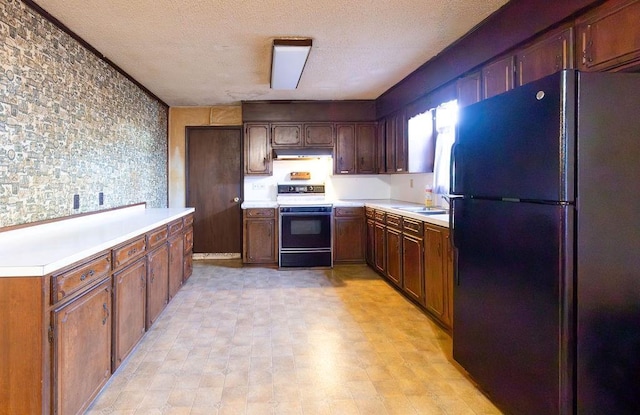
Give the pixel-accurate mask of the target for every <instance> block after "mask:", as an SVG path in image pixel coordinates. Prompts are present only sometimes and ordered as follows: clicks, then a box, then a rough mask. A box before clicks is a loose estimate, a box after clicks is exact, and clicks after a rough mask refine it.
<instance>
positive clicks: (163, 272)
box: [146, 244, 169, 330]
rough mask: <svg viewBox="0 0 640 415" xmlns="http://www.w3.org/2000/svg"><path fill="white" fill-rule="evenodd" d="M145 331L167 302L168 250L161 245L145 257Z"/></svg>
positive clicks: (164, 245) (165, 246)
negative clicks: (146, 262) (146, 264)
mask: <svg viewBox="0 0 640 415" xmlns="http://www.w3.org/2000/svg"><path fill="white" fill-rule="evenodd" d="M147 261H148V268H147V319H146V320H147V330H148V329H149V327H151V325H152V324H153V323H154V322H155V321H156V318H158V316H159V315H160V313H161V312H162V310H164V308H165V306H166V305H167V303H168V300H169V248H168V246H167V245H166V244H163V245H162V246H160V247H159V248H157V249H155V250H153V251H151V252H149V254H148V255H147Z"/></svg>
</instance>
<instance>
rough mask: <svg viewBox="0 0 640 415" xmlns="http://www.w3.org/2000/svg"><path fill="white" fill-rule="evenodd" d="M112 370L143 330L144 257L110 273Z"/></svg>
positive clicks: (145, 281) (145, 271) (144, 298)
mask: <svg viewBox="0 0 640 415" xmlns="http://www.w3.org/2000/svg"><path fill="white" fill-rule="evenodd" d="M113 281H114V284H113V285H114V307H113V309H114V313H113V337H114V342H113V344H114V351H113V352H114V360H113V371H115V370H116V369H117V368H118V367H119V366H120V364H121V363H122V361H123V360H124V359H125V358H126V357H127V356H128V355H129V353H130V352H131V350H132V349H133V347H134V346H135V345H136V344H137V343H138V341H139V340H140V339H141V338H142V336H143V335H144V331H145V324H146V319H145V309H146V284H147V263H146V261H145V260H144V259H140V260H138V261H136V262H135V263H134V264H133V265H131V266H130V267H128V268H125V269H124V270H122V271H120V272H118V273H116V274H114V275H113Z"/></svg>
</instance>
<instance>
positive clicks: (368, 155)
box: [356, 123, 378, 174]
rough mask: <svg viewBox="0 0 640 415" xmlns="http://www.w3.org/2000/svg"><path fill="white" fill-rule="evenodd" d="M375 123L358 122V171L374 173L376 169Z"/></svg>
mask: <svg viewBox="0 0 640 415" xmlns="http://www.w3.org/2000/svg"><path fill="white" fill-rule="evenodd" d="M377 128H378V127H377V126H376V124H375V123H370V124H356V173H358V174H374V173H376V172H377V170H376V139H377V137H376V130H377Z"/></svg>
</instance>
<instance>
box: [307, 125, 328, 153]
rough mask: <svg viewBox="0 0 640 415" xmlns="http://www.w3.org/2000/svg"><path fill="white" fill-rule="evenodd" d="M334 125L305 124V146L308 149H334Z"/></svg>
mask: <svg viewBox="0 0 640 415" xmlns="http://www.w3.org/2000/svg"><path fill="white" fill-rule="evenodd" d="M333 137H334V129H333V123H330V122H324V123H312V124H304V145H305V146H308V147H333V142H334V141H335V140H334V138H333Z"/></svg>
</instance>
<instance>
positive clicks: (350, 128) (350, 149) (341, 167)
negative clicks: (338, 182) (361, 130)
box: [334, 124, 356, 174]
mask: <svg viewBox="0 0 640 415" xmlns="http://www.w3.org/2000/svg"><path fill="white" fill-rule="evenodd" d="M355 134H356V129H355V126H354V124H338V125H336V156H335V160H334V163H335V168H334V172H335V173H336V174H354V173H356V164H355V163H356V141H355V140H356V137H355Z"/></svg>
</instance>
